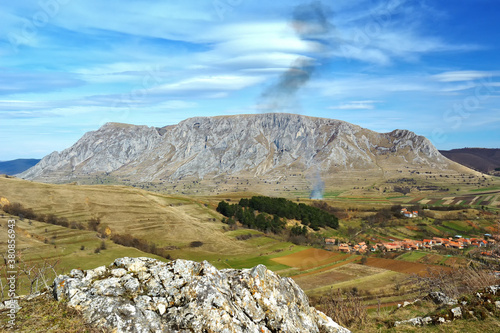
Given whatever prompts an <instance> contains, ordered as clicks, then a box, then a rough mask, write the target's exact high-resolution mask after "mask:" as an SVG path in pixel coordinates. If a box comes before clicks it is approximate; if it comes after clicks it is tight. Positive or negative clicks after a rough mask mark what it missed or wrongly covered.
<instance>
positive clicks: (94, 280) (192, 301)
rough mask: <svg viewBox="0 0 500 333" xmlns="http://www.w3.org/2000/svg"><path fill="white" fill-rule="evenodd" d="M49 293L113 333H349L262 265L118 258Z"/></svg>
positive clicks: (59, 281)
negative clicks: (237, 266) (221, 265)
mask: <svg viewBox="0 0 500 333" xmlns="http://www.w3.org/2000/svg"><path fill="white" fill-rule="evenodd" d="M53 290H54V296H55V297H56V299H57V300H65V301H67V302H68V305H69V306H71V307H74V308H76V309H79V310H81V311H82V313H83V316H84V318H85V319H86V320H87V321H88V322H89V323H92V324H94V325H97V326H99V327H108V328H112V329H116V331H117V332H227V333H229V332H241V333H249V332H255V333H257V332H288V333H292V332H297V333H303V332H341V333H347V332H349V330H347V329H345V328H343V327H341V326H339V325H338V324H336V323H335V322H334V321H332V319H331V318H329V317H327V316H326V315H325V314H323V313H322V312H320V311H317V310H316V309H314V308H312V307H310V306H309V303H308V299H307V296H306V295H305V294H304V292H303V291H302V290H301V289H300V287H298V286H297V285H296V284H295V282H294V281H293V280H292V279H290V278H281V277H279V276H277V275H276V274H274V273H273V272H271V271H269V270H267V269H266V267H265V266H263V265H259V266H257V267H255V268H253V269H243V270H234V269H224V270H220V271H219V270H217V269H216V268H214V267H213V266H212V265H210V264H209V263H208V262H206V261H205V262H202V263H197V262H192V261H186V260H175V261H173V262H170V263H164V262H160V261H157V260H155V259H151V258H127V257H126V258H120V259H116V260H115V261H114V263H113V264H111V265H110V266H108V267H105V266H102V267H99V268H96V269H94V270H88V271H80V270H73V271H72V272H71V274H69V275H67V276H66V275H61V276H59V277H57V278H56V279H55V281H54V289H53Z"/></svg>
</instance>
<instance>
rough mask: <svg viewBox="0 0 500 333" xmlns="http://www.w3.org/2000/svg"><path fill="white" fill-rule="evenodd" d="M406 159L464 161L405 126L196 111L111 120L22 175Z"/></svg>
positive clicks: (372, 170) (382, 168)
mask: <svg viewBox="0 0 500 333" xmlns="http://www.w3.org/2000/svg"><path fill="white" fill-rule="evenodd" d="M401 165H405V166H407V167H410V168H416V169H418V168H422V167H426V168H432V169H435V170H449V169H457V168H458V167H459V166H458V164H456V163H454V162H451V161H450V160H448V159H446V158H445V157H444V156H442V155H441V154H440V153H439V151H438V150H437V149H436V148H435V147H434V146H433V145H432V144H431V142H430V141H429V140H428V139H426V138H425V137H423V136H418V135H416V134H415V133H413V132H410V131H407V130H395V131H392V132H390V133H377V132H374V131H371V130H368V129H364V128H362V127H360V126H357V125H353V124H350V123H347V122H344V121H340V120H333V119H325V118H312V117H306V116H302V115H296V114H281V113H272V114H254V115H236V116H223V117H196V118H190V119H187V120H185V121H182V122H180V123H179V124H177V125H172V126H166V127H163V128H154V127H146V126H134V125H125V124H117V123H108V124H106V125H104V126H103V127H101V128H100V129H99V130H97V131H94V132H89V133H86V134H85V135H84V136H83V137H82V138H81V139H80V140H79V141H78V142H77V143H76V144H74V145H73V146H72V147H70V148H68V149H66V150H64V151H62V152H53V153H52V154H50V155H48V156H46V157H44V158H43V159H42V160H41V161H40V162H39V163H38V164H37V165H36V166H34V167H33V168H31V169H29V170H27V171H25V172H23V173H21V174H20V175H19V176H20V177H22V178H25V179H29V180H36V181H42V182H70V181H73V180H75V179H77V180H78V179H83V178H91V177H92V176H93V175H103V174H105V175H106V176H111V177H114V178H115V179H127V180H130V181H131V182H132V183H141V182H159V181H174V180H180V179H185V178H192V179H207V178H209V179H211V178H213V177H218V176H225V175H233V176H239V177H240V178H243V179H244V178H245V177H246V178H252V177H262V176H264V177H265V176H266V175H271V174H272V173H273V172H279V171H283V170H288V171H292V172H293V171H297V172H307V171H314V170H321V173H322V174H323V175H333V174H335V173H338V172H352V171H362V172H365V173H366V174H374V175H379V176H380V177H385V178H387V177H388V176H390V174H388V172H390V171H394V172H395V169H396V168H397V167H399V166H401ZM460 167H461V166H460ZM461 168H463V169H464V170H467V169H466V168H464V167H461Z"/></svg>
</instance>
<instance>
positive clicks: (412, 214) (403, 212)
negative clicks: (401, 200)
mask: <svg viewBox="0 0 500 333" xmlns="http://www.w3.org/2000/svg"><path fill="white" fill-rule="evenodd" d="M400 213H401V215H404V216H406V217H410V218H411V217H418V211H416V210H414V211H409V210H408V209H406V208H402V209H401V211H400Z"/></svg>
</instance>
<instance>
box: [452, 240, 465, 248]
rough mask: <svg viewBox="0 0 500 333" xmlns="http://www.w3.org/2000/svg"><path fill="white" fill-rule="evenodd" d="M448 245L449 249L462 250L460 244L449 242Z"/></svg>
mask: <svg viewBox="0 0 500 333" xmlns="http://www.w3.org/2000/svg"><path fill="white" fill-rule="evenodd" d="M449 245H450V247H452V248H454V249H459V250H461V249H463V248H464V247H463V245H462V243H460V242H455V241H451V242H450V244H449Z"/></svg>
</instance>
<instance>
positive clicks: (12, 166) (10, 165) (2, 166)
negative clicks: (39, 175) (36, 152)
mask: <svg viewBox="0 0 500 333" xmlns="http://www.w3.org/2000/svg"><path fill="white" fill-rule="evenodd" d="M38 162H40V160H39V159H35V158H31V159H17V160H12V161H3V162H0V174H6V175H9V176H13V175H15V174H18V173H21V172H23V171H26V170H28V169H29V168H31V167H32V166H34V165H36V164H37V163H38Z"/></svg>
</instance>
